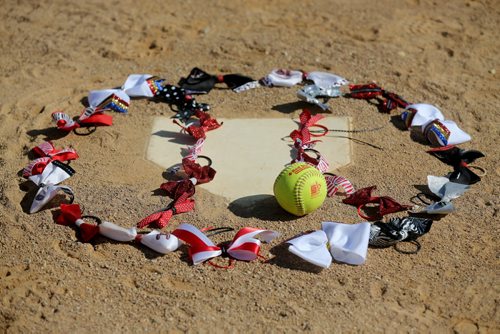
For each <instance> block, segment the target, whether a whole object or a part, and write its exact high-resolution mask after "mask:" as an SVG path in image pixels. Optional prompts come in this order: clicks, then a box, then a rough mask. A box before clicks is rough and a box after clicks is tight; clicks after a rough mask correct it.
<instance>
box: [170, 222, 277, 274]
mask: <svg viewBox="0 0 500 334" xmlns="http://www.w3.org/2000/svg"><path fill="white" fill-rule="evenodd" d="M172 234H173V235H175V236H176V237H177V238H179V239H180V240H182V241H183V242H185V243H186V244H188V245H189V256H190V258H191V259H192V261H193V264H194V265H197V264H199V263H202V262H205V261H208V260H210V259H213V258H215V257H218V256H221V255H223V253H224V255H227V256H229V257H230V258H231V259H235V260H240V261H252V260H255V259H256V258H257V257H258V255H259V250H260V245H261V241H260V240H258V239H256V237H257V236H259V237H260V238H261V239H262V240H263V241H264V242H271V241H272V240H273V239H274V238H275V237H277V236H278V233H277V232H275V231H270V230H262V229H256V228H252V227H245V228H242V229H241V230H240V231H238V233H236V235H235V237H234V238H233V240H232V241H231V243H229V245H228V246H227V247H225V248H224V252H223V248H221V247H219V246H216V245H215V244H214V243H213V242H212V241H211V240H210V239H209V238H208V237H207V236H206V235H204V234H203V233H202V232H201V231H200V230H198V229H197V228H196V227H194V226H193V225H190V224H181V225H180V226H179V227H178V228H177V229H175V230H174V231H173V232H172Z"/></svg>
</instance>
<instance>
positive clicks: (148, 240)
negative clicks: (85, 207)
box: [99, 221, 182, 254]
mask: <svg viewBox="0 0 500 334" xmlns="http://www.w3.org/2000/svg"><path fill="white" fill-rule="evenodd" d="M99 234H101V235H103V236H105V237H106V238H109V239H112V240H115V241H121V242H130V241H134V240H138V241H139V242H140V243H141V244H143V245H144V246H146V247H149V248H151V249H152V250H154V251H155V252H158V253H161V254H167V253H170V252H173V251H175V250H177V248H179V246H180V245H182V242H181V241H180V240H179V239H178V238H177V237H176V236H175V235H172V234H168V233H167V234H166V233H161V232H160V231H157V230H154V231H151V232H149V233H148V234H138V233H137V229H136V228H135V227H132V228H124V227H121V226H118V225H116V224H113V223H111V222H107V221H104V222H102V223H101V224H99Z"/></svg>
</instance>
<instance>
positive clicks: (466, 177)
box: [427, 145, 484, 184]
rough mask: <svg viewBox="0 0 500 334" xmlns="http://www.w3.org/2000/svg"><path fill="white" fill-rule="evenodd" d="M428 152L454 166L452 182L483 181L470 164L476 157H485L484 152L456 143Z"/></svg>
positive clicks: (450, 177) (468, 182)
mask: <svg viewBox="0 0 500 334" xmlns="http://www.w3.org/2000/svg"><path fill="white" fill-rule="evenodd" d="M427 153H429V154H431V155H433V156H435V157H436V158H438V159H439V160H440V161H442V162H444V163H445V164H447V165H449V166H452V167H453V172H452V173H451V174H450V175H449V177H448V178H449V179H450V181H451V182H456V183H462V184H474V183H477V182H479V181H481V177H480V176H478V175H477V174H476V173H474V172H473V171H471V170H470V169H469V168H468V165H469V164H470V163H472V162H474V161H475V160H476V159H479V158H482V157H484V154H483V153H482V152H480V151H476V150H464V149H460V148H458V147H456V146H454V145H448V146H444V147H440V148H434V149H432V150H429V151H427Z"/></svg>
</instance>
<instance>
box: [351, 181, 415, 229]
mask: <svg viewBox="0 0 500 334" xmlns="http://www.w3.org/2000/svg"><path fill="white" fill-rule="evenodd" d="M376 188H377V187H376V186H371V187H367V188H362V189H359V190H358V191H356V192H355V193H354V194H352V195H350V196H349V197H347V198H344V199H343V200H342V202H343V203H345V204H349V205H353V206H355V207H357V208H358V215H359V216H360V217H361V218H363V219H366V220H369V221H374V220H377V219H380V218H382V217H383V216H385V215H387V214H389V213H394V212H399V211H405V210H408V209H411V208H412V207H411V205H402V204H399V203H398V202H396V200H394V199H393V198H391V197H389V196H380V197H379V196H372V195H371V193H372V191H373V190H374V189H376ZM369 203H374V204H378V213H377V215H376V216H371V217H370V216H365V215H363V214H362V213H361V209H362V208H363V207H364V206H365V205H366V204H369Z"/></svg>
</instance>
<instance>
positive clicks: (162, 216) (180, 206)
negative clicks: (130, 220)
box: [137, 182, 194, 228]
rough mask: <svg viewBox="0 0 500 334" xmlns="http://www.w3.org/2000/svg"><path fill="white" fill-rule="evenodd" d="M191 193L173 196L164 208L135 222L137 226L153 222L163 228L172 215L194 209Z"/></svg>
mask: <svg viewBox="0 0 500 334" xmlns="http://www.w3.org/2000/svg"><path fill="white" fill-rule="evenodd" d="M189 183H191V182H189ZM193 193H194V186H193ZM191 195H192V194H190V193H189V192H184V193H182V194H181V195H180V196H179V197H176V198H174V200H173V201H172V203H170V204H169V205H168V206H167V207H166V208H164V209H162V210H160V211H157V212H155V213H153V214H151V215H149V216H147V217H146V218H144V219H143V220H141V221H140V222H139V223H138V224H137V227H138V228H143V227H146V226H149V225H151V224H155V225H156V226H158V228H164V227H165V226H167V225H168V222H169V221H170V218H172V216H173V215H176V214H179V213H185V212H189V211H191V210H193V209H194V200H193V199H191V198H189V197H190V196H191Z"/></svg>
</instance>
